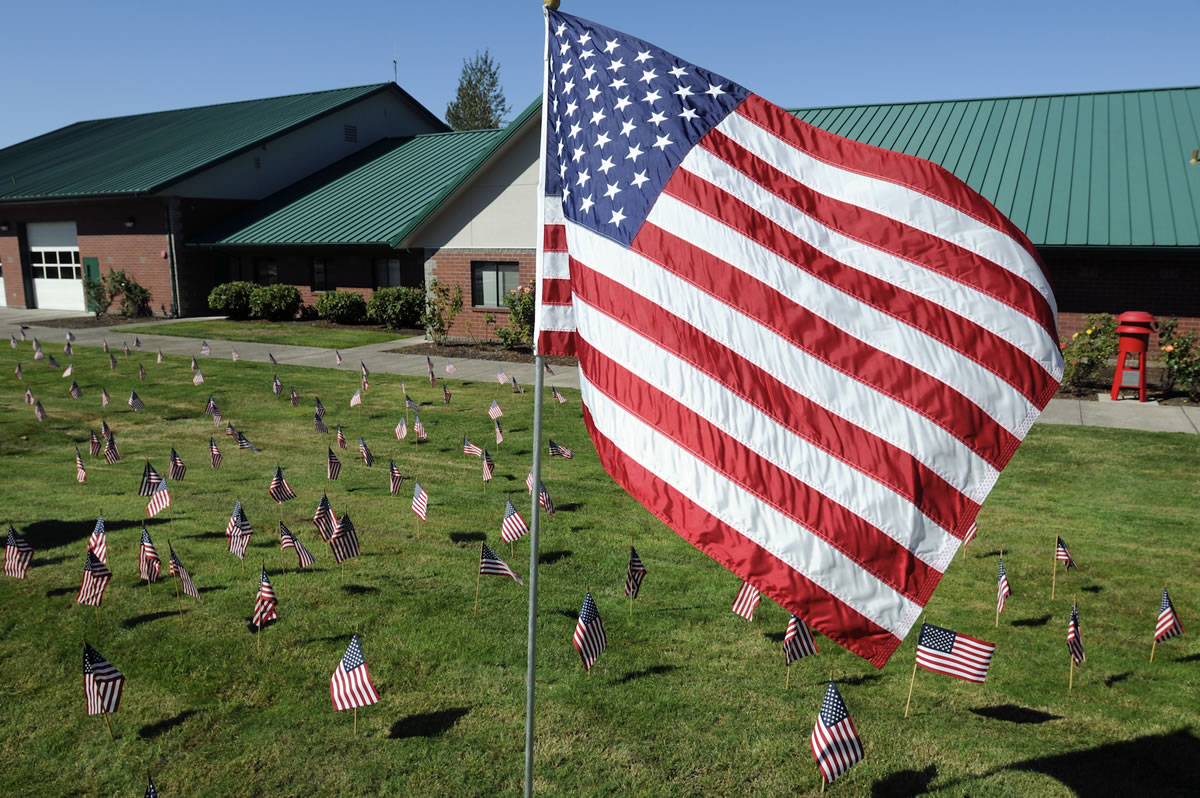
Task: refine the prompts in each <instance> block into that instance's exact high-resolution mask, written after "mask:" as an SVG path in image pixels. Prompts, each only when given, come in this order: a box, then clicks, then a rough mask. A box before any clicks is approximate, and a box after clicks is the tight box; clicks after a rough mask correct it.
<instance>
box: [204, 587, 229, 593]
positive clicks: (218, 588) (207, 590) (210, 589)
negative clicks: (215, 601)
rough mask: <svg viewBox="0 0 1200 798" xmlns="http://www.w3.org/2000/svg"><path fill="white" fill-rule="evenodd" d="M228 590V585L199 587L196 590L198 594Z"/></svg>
mask: <svg viewBox="0 0 1200 798" xmlns="http://www.w3.org/2000/svg"><path fill="white" fill-rule="evenodd" d="M228 589H229V587H228V585H212V586H210V587H198V588H196V592H197V593H215V592H216V591H218V590H228Z"/></svg>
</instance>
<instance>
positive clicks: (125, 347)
mask: <svg viewBox="0 0 1200 798" xmlns="http://www.w3.org/2000/svg"><path fill="white" fill-rule="evenodd" d="M121 350H122V351H123V352H124V353H125V357H129V344H127V343H125V342H124V341H122V342H121Z"/></svg>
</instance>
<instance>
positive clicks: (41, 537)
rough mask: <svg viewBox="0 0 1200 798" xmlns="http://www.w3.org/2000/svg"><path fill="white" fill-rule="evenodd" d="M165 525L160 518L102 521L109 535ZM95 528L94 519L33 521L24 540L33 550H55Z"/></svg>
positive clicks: (26, 531)
mask: <svg viewBox="0 0 1200 798" xmlns="http://www.w3.org/2000/svg"><path fill="white" fill-rule="evenodd" d="M165 523H167V519H165V518H162V519H159V518H147V519H146V520H144V521H143V520H142V519H140V518H139V519H137V520H134V521H110V520H108V519H107V518H106V519H105V520H104V530H105V531H106V532H108V533H109V534H112V533H113V532H116V531H117V530H120V529H129V528H131V527H136V528H138V529H141V527H142V526H143V525H145V526H146V527H148V528H153V527H155V526H158V525H161V524H165ZM95 528H96V519H95V518H91V519H84V520H82V521H58V520H47V521H34V522H33V523H32V524H30V525H29V526H27V527H25V532H24V535H25V538H26V540H28V541H29V545H31V546H33V548H34V549H42V550H46V549H56V548H58V547H59V546H68V545H70V544H72V543H77V542H78V541H80V540H83V539H84V538H86V537H89V536H90V535H91V534H92V530H93V529H95Z"/></svg>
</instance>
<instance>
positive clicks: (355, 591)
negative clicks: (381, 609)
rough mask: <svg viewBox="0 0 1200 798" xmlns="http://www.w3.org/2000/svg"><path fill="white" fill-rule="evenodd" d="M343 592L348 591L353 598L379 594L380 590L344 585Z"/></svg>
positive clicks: (369, 586)
mask: <svg viewBox="0 0 1200 798" xmlns="http://www.w3.org/2000/svg"><path fill="white" fill-rule="evenodd" d="M342 590H344V591H346V592H347V593H349V594H350V595H351V596H363V595H366V594H368V593H378V592H379V588H377V587H373V586H371V585H342Z"/></svg>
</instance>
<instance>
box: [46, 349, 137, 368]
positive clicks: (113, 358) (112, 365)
mask: <svg viewBox="0 0 1200 798" xmlns="http://www.w3.org/2000/svg"><path fill="white" fill-rule="evenodd" d="M37 354H38V355H40V354H41V351H40V350H39V351H38V353H37ZM33 359H34V360H38V357H37V355H34V357H33ZM108 367H109V368H110V369H112V370H113V371H116V370H117V358H116V356H115V355H109V356H108Z"/></svg>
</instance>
